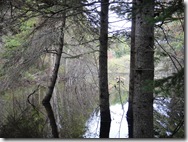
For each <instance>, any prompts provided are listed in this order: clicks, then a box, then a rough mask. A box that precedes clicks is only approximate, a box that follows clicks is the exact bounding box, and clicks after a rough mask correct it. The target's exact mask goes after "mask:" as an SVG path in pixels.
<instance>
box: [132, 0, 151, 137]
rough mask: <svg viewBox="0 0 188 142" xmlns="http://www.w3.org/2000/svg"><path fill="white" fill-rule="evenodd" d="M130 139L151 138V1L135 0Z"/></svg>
mask: <svg viewBox="0 0 188 142" xmlns="http://www.w3.org/2000/svg"><path fill="white" fill-rule="evenodd" d="M136 6H137V7H136V28H135V51H136V53H135V78H134V81H135V82H134V95H133V136H134V138H152V137H153V80H154V48H153V46H154V23H153V22H152V18H153V15H154V0H142V1H141V0H136Z"/></svg>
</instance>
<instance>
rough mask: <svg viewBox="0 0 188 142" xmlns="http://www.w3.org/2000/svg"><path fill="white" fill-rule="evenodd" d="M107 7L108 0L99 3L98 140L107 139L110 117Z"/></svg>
mask: <svg viewBox="0 0 188 142" xmlns="http://www.w3.org/2000/svg"><path fill="white" fill-rule="evenodd" d="M108 6H109V0H102V1H101V13H100V24H101V25H100V55H99V91H100V96H99V98H100V114H101V121H100V138H109V132H110V124H111V116H110V108H109V92H108V72H107V71H108V70H107V69H108V64H107V50H108Z"/></svg>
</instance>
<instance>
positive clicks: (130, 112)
mask: <svg viewBox="0 0 188 142" xmlns="http://www.w3.org/2000/svg"><path fill="white" fill-rule="evenodd" d="M132 5H133V6H132V26H131V54H130V55H131V57H130V74H129V99H128V102H129V107H128V111H127V122H128V134H129V138H133V107H132V103H133V95H134V68H135V0H133V1H132Z"/></svg>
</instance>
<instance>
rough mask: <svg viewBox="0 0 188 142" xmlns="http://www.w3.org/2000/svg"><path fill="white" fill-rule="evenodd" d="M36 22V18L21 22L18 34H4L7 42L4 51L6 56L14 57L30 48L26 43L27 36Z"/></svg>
mask: <svg viewBox="0 0 188 142" xmlns="http://www.w3.org/2000/svg"><path fill="white" fill-rule="evenodd" d="M20 22H21V21H20ZM36 22H37V19H36V18H32V19H29V20H27V21H24V22H21V25H20V26H19V27H16V28H17V29H18V32H17V33H16V34H13V35H8V36H3V41H4V43H5V45H4V47H5V51H4V53H3V57H4V58H11V57H14V56H15V55H16V54H18V53H20V52H22V51H23V50H25V49H26V48H28V46H27V44H26V42H27V38H28V36H29V34H30V33H31V31H32V29H33V27H34V24H35V23H36Z"/></svg>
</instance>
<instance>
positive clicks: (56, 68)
mask: <svg viewBox="0 0 188 142" xmlns="http://www.w3.org/2000/svg"><path fill="white" fill-rule="evenodd" d="M65 21H66V15H65V13H63V20H62V25H61V35H60V39H59V42H60V43H59V48H58V49H57V53H56V59H55V65H54V69H53V72H52V77H51V82H50V85H49V86H48V92H47V94H46V96H45V97H44V99H43V101H42V103H43V104H45V103H49V102H50V100H51V98H52V94H53V90H54V87H55V84H56V81H57V76H58V71H59V66H60V62H61V55H62V51H63V46H64V28H65Z"/></svg>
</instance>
